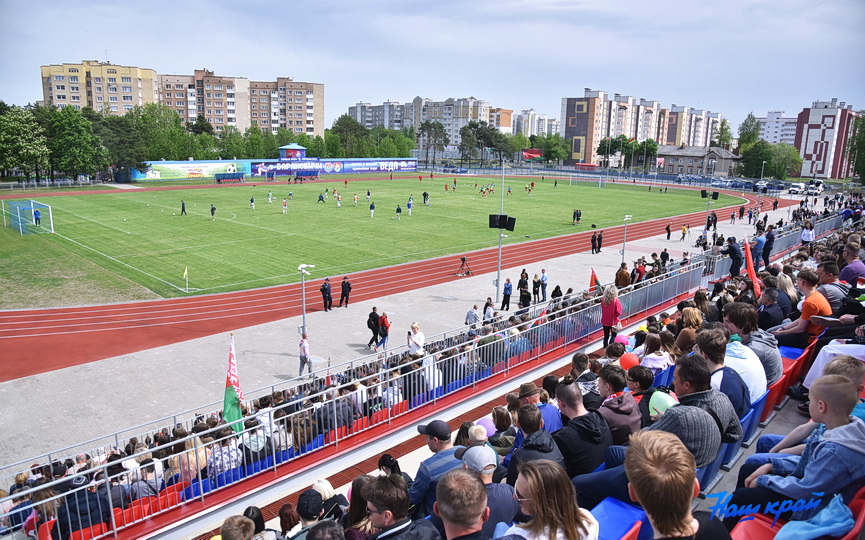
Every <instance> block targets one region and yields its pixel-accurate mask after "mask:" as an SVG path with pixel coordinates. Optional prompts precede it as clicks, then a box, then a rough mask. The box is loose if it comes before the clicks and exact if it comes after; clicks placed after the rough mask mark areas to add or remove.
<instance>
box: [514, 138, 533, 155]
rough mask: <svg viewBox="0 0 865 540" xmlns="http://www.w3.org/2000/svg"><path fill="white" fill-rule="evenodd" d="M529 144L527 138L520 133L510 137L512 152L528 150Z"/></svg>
mask: <svg viewBox="0 0 865 540" xmlns="http://www.w3.org/2000/svg"><path fill="white" fill-rule="evenodd" d="M531 144H532V143H531V142H530V141H529V138H528V137H526V136H525V135H523V134H522V133H517V134H516V135H513V136H511V148H513V151H514V152H518V151H520V150H523V149H526V148H529V147H530V146H531Z"/></svg>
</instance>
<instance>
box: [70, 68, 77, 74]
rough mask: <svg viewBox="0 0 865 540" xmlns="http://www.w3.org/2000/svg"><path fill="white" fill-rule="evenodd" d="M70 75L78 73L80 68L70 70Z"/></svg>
mask: <svg viewBox="0 0 865 540" xmlns="http://www.w3.org/2000/svg"><path fill="white" fill-rule="evenodd" d="M69 73H78V68H69Z"/></svg>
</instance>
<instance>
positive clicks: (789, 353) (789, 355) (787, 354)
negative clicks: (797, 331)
mask: <svg viewBox="0 0 865 540" xmlns="http://www.w3.org/2000/svg"><path fill="white" fill-rule="evenodd" d="M778 351H779V352H780V353H781V357H782V358H786V359H788V360H795V359H797V358H799V357H800V356H802V353H803V352H805V349H797V348H796V347H786V346H781V347H778Z"/></svg>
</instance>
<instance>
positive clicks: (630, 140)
mask: <svg viewBox="0 0 865 540" xmlns="http://www.w3.org/2000/svg"><path fill="white" fill-rule="evenodd" d="M636 140H637V139H634V138H633V137H632V138H630V139H628V142H634V141H636Z"/></svg>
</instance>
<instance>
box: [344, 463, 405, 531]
mask: <svg viewBox="0 0 865 540" xmlns="http://www.w3.org/2000/svg"><path fill="white" fill-rule="evenodd" d="M385 455H387V454H385ZM397 467H398V466H397ZM371 481H372V476H370V475H368V474H362V475H360V476H358V477H357V478H355V479H354V480H352V482H351V490H350V491H351V494H350V496H351V500H350V501H349V503H348V513H347V514H345V523H344V526H345V538H346V540H366V539H367V538H369V537H370V536H372V535H373V534H374V533H375V530H376V529H375V527H373V525H372V523H370V522H369V512H367V510H366V503H367V501H366V499H364V498H363V490H364V488H366V486H367V484H369V483H370V482H371Z"/></svg>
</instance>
